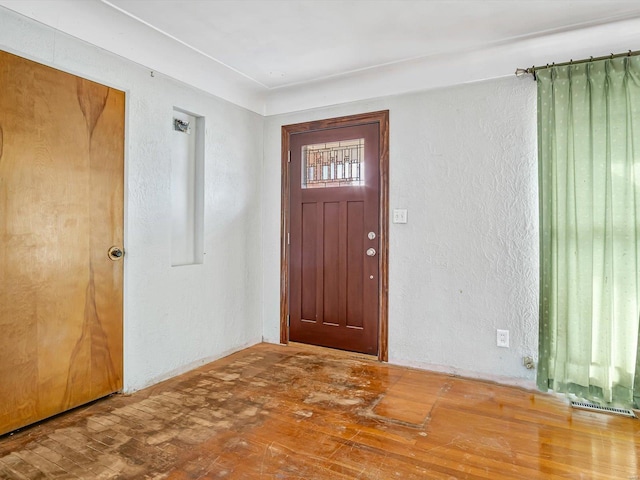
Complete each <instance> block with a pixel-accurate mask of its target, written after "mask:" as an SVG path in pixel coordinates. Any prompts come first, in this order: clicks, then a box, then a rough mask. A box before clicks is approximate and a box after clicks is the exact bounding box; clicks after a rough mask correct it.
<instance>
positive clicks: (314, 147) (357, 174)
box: [289, 123, 380, 354]
mask: <svg viewBox="0 0 640 480" xmlns="http://www.w3.org/2000/svg"><path fill="white" fill-rule="evenodd" d="M378 137H379V125H378V124H377V123H371V124H365V125H358V126H351V127H342V128H333V129H328V130H319V131H313V132H306V133H296V134H292V135H291V137H290V151H291V166H290V177H289V178H290V202H291V204H290V212H291V213H290V215H291V217H290V235H291V238H290V255H291V256H290V271H289V276H290V277H289V278H290V285H289V292H290V304H289V312H290V325H289V339H290V340H291V341H295V342H303V343H310V344H314V345H321V346H326V347H333V348H340V349H344V350H351V351H356V352H362V353H369V354H376V353H377V352H378V322H379V319H378V311H379V308H378V302H379V298H378V291H379V290H378V282H379V262H378V250H379V218H380V214H379V213H380V212H379V209H380V206H379V198H380V196H379V188H380V186H379V171H378V169H379V155H380V142H379V138H378Z"/></svg>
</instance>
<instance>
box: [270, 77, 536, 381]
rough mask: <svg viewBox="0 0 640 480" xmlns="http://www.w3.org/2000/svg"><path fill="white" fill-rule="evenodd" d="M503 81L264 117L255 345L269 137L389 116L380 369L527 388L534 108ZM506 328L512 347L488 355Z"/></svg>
mask: <svg viewBox="0 0 640 480" xmlns="http://www.w3.org/2000/svg"><path fill="white" fill-rule="evenodd" d="M535 89H536V87H535V82H533V81H532V80H531V78H529V77H527V78H520V79H518V78H516V77H515V76H514V77H510V78H504V79H498V80H490V81H484V82H479V83H473V84H467V85H462V86H456V87H451V88H443V89H438V90H430V91H426V92H422V93H415V94H406V95H401V96H394V97H386V98H381V99H377V100H374V101H366V102H358V103H352V104H345V105H341V106H337V107H333V108H325V109H319V110H311V111H306V112H301V113H296V114H287V115H280V116H274V117H267V121H266V123H265V134H264V139H265V157H264V172H265V173H264V175H265V186H264V190H263V198H264V200H263V223H264V227H263V228H264V234H263V235H264V237H263V242H264V247H263V250H264V259H263V262H264V300H265V303H264V312H263V317H264V338H265V340H266V341H270V342H278V341H279V261H280V260H279V239H280V230H279V229H280V128H281V126H282V125H285V124H290V123H298V122H304V121H308V120H314V119H320V118H330V117H335V116H341V115H349V114H354V113H360V112H366V111H374V110H383V109H389V111H390V207H391V209H393V208H407V209H408V220H409V221H408V223H407V224H406V225H395V224H391V226H390V254H389V272H390V278H389V285H390V286H389V360H390V362H391V363H397V364H406V365H413V366H418V367H424V368H430V369H436V370H442V371H447V372H456V373H460V374H464V375H471V376H476V377H481V378H488V379H496V380H501V381H507V382H512V383H522V384H525V385H528V386H532V385H533V384H532V383H531V382H530V380H532V379H533V378H534V372H531V371H528V370H526V369H525V368H524V367H523V366H522V356H523V355H533V356H534V357H537V337H538V335H537V328H538V327H537V317H538V207H537V187H536V185H537V167H536V158H537V156H536V149H537V144H536V125H535V121H536V99H535ZM497 328H501V329H508V330H509V331H510V335H511V348H509V349H504V348H498V347H496V329H497Z"/></svg>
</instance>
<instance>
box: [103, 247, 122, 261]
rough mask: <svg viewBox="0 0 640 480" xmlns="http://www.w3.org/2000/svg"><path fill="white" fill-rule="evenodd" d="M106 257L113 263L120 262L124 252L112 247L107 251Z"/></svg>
mask: <svg viewBox="0 0 640 480" xmlns="http://www.w3.org/2000/svg"><path fill="white" fill-rule="evenodd" d="M107 255H108V256H109V258H110V259H111V260H113V261H114V262H115V261H117V260H120V259H121V258H122V257H123V256H124V252H123V251H122V249H120V248H118V247H115V246H114V247H111V248H110V249H109V252H108V253H107Z"/></svg>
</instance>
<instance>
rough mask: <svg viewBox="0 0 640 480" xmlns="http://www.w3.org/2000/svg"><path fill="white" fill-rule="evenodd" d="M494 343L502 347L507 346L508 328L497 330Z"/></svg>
mask: <svg viewBox="0 0 640 480" xmlns="http://www.w3.org/2000/svg"><path fill="white" fill-rule="evenodd" d="M497 332H498V334H497V337H496V345H498V346H499V347H503V348H509V330H500V329H498V330H497Z"/></svg>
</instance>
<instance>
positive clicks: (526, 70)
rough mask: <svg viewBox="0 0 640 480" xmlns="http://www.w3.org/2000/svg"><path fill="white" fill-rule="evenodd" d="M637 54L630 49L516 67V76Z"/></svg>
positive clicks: (639, 53) (534, 74) (638, 53)
mask: <svg viewBox="0 0 640 480" xmlns="http://www.w3.org/2000/svg"><path fill="white" fill-rule="evenodd" d="M636 55H640V50H635V51H633V52H632V51H631V50H629V51H628V52H627V53H616V54H613V53H612V54H611V55H605V56H603V57H590V58H584V59H582V60H575V61H574V60H570V61H568V62H563V63H552V64H551V65H549V64H548V63H547V64H546V65H542V66H540V67H536V66H533V67H529V68H516V76H518V77H521V76H522V75H527V74H531V75H533V79H534V80H535V79H536V72H537V71H538V70H544V69H546V68H550V67H565V66H567V65H577V64H580V63H589V62H597V61H598V60H610V59H612V58H620V57H633V56H636Z"/></svg>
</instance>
